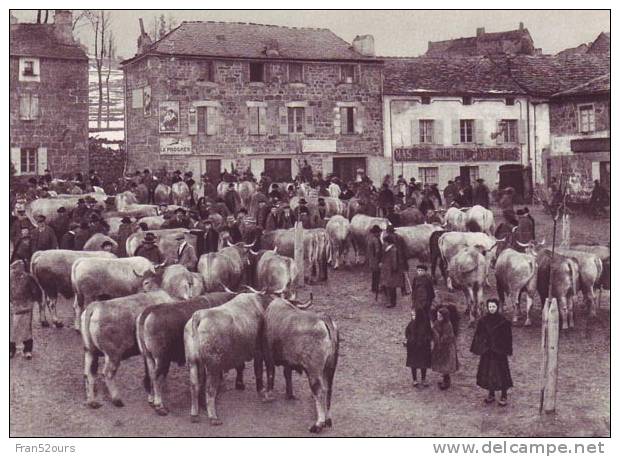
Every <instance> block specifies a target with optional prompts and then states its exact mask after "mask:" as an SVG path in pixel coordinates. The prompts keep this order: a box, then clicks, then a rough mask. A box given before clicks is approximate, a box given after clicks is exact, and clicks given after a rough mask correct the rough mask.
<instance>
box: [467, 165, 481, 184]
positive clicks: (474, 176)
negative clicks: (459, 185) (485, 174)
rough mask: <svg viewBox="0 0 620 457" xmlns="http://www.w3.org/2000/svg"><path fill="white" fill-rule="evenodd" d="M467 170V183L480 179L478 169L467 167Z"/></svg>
mask: <svg viewBox="0 0 620 457" xmlns="http://www.w3.org/2000/svg"><path fill="white" fill-rule="evenodd" d="M468 168H469V182H474V181H475V180H476V179H478V178H479V177H480V167H468Z"/></svg>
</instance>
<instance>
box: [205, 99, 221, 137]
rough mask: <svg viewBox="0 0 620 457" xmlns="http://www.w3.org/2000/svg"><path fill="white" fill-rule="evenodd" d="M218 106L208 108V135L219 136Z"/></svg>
mask: <svg viewBox="0 0 620 457" xmlns="http://www.w3.org/2000/svg"><path fill="white" fill-rule="evenodd" d="M218 114H219V113H218V108H217V107H216V106H207V135H217V132H218V129H219V123H220V121H219V115H218Z"/></svg>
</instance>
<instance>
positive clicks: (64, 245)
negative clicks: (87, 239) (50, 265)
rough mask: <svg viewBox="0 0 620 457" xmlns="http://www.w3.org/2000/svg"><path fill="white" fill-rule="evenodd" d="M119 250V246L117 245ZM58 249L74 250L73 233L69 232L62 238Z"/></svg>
mask: <svg viewBox="0 0 620 457" xmlns="http://www.w3.org/2000/svg"><path fill="white" fill-rule="evenodd" d="M119 248H120V245H119ZM60 249H69V250H70V251H74V250H75V232H74V231H72V230H70V231H68V232H67V233H65V234H64V235H63V236H62V239H61V240H60Z"/></svg>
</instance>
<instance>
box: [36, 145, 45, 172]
mask: <svg viewBox="0 0 620 457" xmlns="http://www.w3.org/2000/svg"><path fill="white" fill-rule="evenodd" d="M46 169H47V148H44V147H40V148H39V149H38V150H37V174H38V175H42V174H43V172H44V171H45V170H46Z"/></svg>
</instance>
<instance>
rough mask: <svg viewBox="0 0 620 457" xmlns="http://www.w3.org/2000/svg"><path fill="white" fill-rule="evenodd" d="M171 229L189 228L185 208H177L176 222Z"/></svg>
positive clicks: (175, 211) (174, 221) (175, 212)
mask: <svg viewBox="0 0 620 457" xmlns="http://www.w3.org/2000/svg"><path fill="white" fill-rule="evenodd" d="M171 228H186V229H187V228H189V219H188V218H187V212H186V211H185V210H184V209H183V208H177V209H175V210H174V220H173V222H172V227H171Z"/></svg>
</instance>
